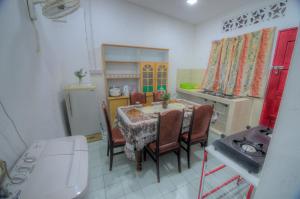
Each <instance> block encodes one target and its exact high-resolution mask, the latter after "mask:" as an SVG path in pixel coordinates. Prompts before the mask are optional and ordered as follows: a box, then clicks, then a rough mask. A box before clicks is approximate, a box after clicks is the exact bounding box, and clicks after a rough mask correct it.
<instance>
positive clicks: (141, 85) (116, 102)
mask: <svg viewBox="0 0 300 199" xmlns="http://www.w3.org/2000/svg"><path fill="white" fill-rule="evenodd" d="M168 59H169V49H166V48H153V47H143V46H130V45H119V44H102V61H103V69H104V70H103V72H104V77H105V90H106V95H107V104H108V108H109V112H110V120H111V121H112V122H113V121H114V119H115V116H116V111H117V108H118V107H119V106H127V105H128V104H129V97H128V96H119V97H110V96H109V88H111V87H119V88H121V90H122V88H123V86H124V85H127V86H128V87H129V91H130V92H132V91H138V92H144V93H146V96H147V104H151V102H152V101H153V99H152V92H154V91H157V90H159V89H160V88H163V89H167V82H168V81H167V78H168Z"/></svg>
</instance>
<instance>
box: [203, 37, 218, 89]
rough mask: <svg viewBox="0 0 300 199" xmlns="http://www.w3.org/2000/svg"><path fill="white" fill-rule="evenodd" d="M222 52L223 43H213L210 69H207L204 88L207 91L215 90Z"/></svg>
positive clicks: (209, 62)
mask: <svg viewBox="0 0 300 199" xmlns="http://www.w3.org/2000/svg"><path fill="white" fill-rule="evenodd" d="M221 50H222V41H213V42H212V47H211V51H210V56H209V61H208V67H207V69H206V72H205V75H204V78H203V83H202V88H203V89H207V90H213V86H214V84H215V82H217V80H216V74H217V71H218V70H219V66H220V65H219V61H220V54H221Z"/></svg>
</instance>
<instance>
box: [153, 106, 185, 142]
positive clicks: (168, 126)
mask: <svg viewBox="0 0 300 199" xmlns="http://www.w3.org/2000/svg"><path fill="white" fill-rule="evenodd" d="M183 118H184V110H182V111H180V110H170V111H166V112H163V113H161V114H159V117H158V130H157V140H158V141H157V148H159V147H161V146H164V145H172V144H176V143H178V142H179V137H180V133H181V128H182V123H183Z"/></svg>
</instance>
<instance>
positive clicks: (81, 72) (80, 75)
mask: <svg viewBox="0 0 300 199" xmlns="http://www.w3.org/2000/svg"><path fill="white" fill-rule="evenodd" d="M74 74H75V76H76V77H77V78H78V82H79V84H81V82H82V79H83V78H84V77H85V76H86V74H87V72H86V71H84V70H83V69H82V68H81V69H80V70H78V71H75V72H74Z"/></svg>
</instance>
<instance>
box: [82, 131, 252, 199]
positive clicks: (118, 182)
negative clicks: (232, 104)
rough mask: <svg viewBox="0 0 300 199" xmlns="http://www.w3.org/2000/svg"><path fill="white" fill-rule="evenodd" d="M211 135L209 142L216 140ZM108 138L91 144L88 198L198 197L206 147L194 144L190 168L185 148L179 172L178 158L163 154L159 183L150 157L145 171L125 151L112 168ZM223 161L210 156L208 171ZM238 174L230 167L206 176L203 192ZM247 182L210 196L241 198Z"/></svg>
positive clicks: (116, 158)
mask: <svg viewBox="0 0 300 199" xmlns="http://www.w3.org/2000/svg"><path fill="white" fill-rule="evenodd" d="M215 137H217V136H215V135H213V136H211V137H210V138H209V143H211V142H212V141H213V140H214V139H216V138H215ZM106 142H107V141H106V140H102V141H99V142H94V143H90V144H89V187H88V193H87V196H86V198H85V199H116V198H118V199H151V198H155V199H193V198H195V199H196V198H197V196H198V190H199V184H200V174H201V167H202V162H201V161H202V157H203V149H202V148H201V147H199V146H193V147H192V154H191V169H187V158H186V153H185V152H184V151H182V160H181V162H182V165H181V166H182V172H181V173H179V172H178V167H177V158H176V156H175V155H174V154H167V155H165V156H162V158H161V164H160V180H161V181H160V183H157V177H156V167H155V164H154V162H153V161H152V160H151V159H150V157H148V159H147V161H146V162H143V170H142V171H141V172H137V171H136V165H135V162H133V161H130V160H128V159H127V158H126V157H125V154H121V155H118V156H115V157H114V162H113V170H112V171H109V167H108V165H109V158H108V157H107V156H106V146H107V145H106ZM219 164H220V162H218V161H217V160H216V159H214V158H211V157H210V156H209V157H208V164H207V170H211V169H213V168H215V167H217V166H219ZM234 175H236V174H235V172H233V171H232V170H230V169H229V168H226V169H224V171H223V172H218V173H216V174H213V175H211V176H209V177H208V178H207V180H206V181H205V183H204V191H205V192H206V191H209V190H211V189H212V188H213V187H215V186H217V185H219V184H220V183H222V182H224V181H225V180H226V179H229V178H230V177H232V176H234ZM247 188H248V184H247V183H244V184H242V185H240V186H239V187H236V186H235V184H234V183H233V184H230V185H229V186H227V187H224V188H222V189H221V190H220V191H218V193H216V194H214V195H212V196H210V197H209V198H210V199H211V198H218V199H220V198H222V199H242V198H243V197H244V196H245V193H246V191H247Z"/></svg>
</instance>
